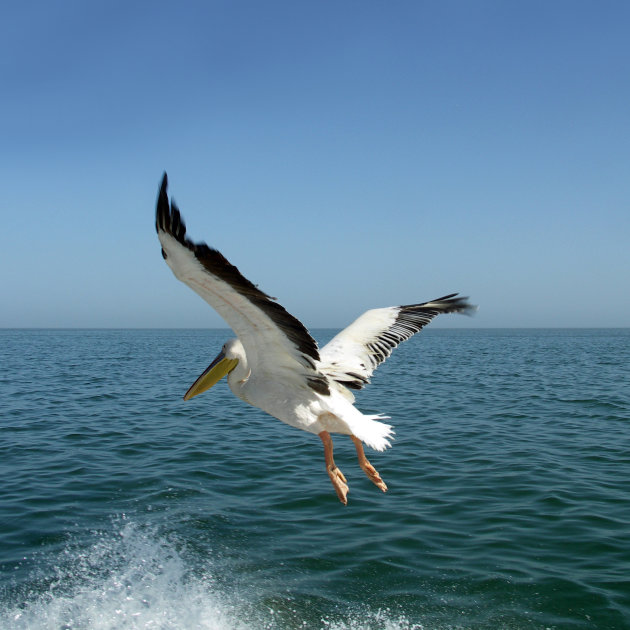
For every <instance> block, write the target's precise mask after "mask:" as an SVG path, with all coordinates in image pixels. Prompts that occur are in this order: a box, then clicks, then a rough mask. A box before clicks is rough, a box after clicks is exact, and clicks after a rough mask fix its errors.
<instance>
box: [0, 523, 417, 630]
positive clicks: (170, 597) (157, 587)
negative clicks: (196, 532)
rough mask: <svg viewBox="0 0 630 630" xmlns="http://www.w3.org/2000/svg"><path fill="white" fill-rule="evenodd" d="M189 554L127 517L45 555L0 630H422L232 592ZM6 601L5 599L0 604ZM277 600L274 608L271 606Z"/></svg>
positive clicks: (3, 615)
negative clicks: (316, 613) (314, 611)
mask: <svg viewBox="0 0 630 630" xmlns="http://www.w3.org/2000/svg"><path fill="white" fill-rule="evenodd" d="M187 555H188V552H187V550H186V548H185V547H182V545H181V544H180V542H179V541H178V540H177V539H175V538H171V537H168V536H164V535H161V534H160V533H159V532H158V530H157V528H156V527H154V526H145V525H141V524H139V523H136V522H134V521H130V520H129V519H127V518H126V517H121V518H119V519H116V522H115V527H114V530H113V531H109V532H103V531H94V532H92V533H91V534H90V542H89V543H88V544H87V545H86V544H85V543H83V544H82V543H81V542H80V541H77V540H69V541H68V542H67V543H66V544H65V546H64V547H63V549H62V550H61V552H57V553H56V554H55V555H54V556H53V555H52V554H42V556H40V557H39V558H38V562H37V565H38V566H37V568H36V569H34V570H33V571H32V574H31V575H30V576H29V578H28V580H27V584H22V585H18V586H16V587H14V588H13V589H11V593H10V595H9V598H8V599H9V601H4V602H0V604H1V605H2V609H3V610H2V611H0V627H2V628H10V629H13V630H44V629H46V630H52V629H55V630H59V629H63V630H79V629H88V628H89V629H90V630H114V629H116V630H131V629H133V630H136V629H138V630H139V629H153V628H155V629H160V630H176V629H185V630H190V629H193V628H198V629H201V630H252V629H257V628H261V629H269V630H276V629H278V630H281V629H284V628H322V629H326V630H367V629H373V628H379V629H382V630H423V629H424V626H422V625H420V624H417V623H413V622H411V621H410V620H408V619H407V618H406V617H405V616H404V615H399V614H395V613H393V612H392V611H389V610H376V611H371V610H361V611H359V610H353V611H350V612H348V611H346V612H341V611H339V612H338V614H331V615H325V616H321V615H320V616H319V617H318V618H312V617H310V616H309V615H308V611H307V610H305V609H301V610H300V609H299V606H296V607H293V608H292V607H291V601H290V599H291V598H288V599H287V598H285V600H284V602H282V603H281V604H280V606H278V607H277V609H274V607H273V606H274V605H277V603H278V602H281V601H282V600H281V598H278V599H275V600H268V599H264V598H263V599H260V598H259V597H258V596H257V594H256V593H252V594H251V597H248V596H247V595H246V594H241V593H238V592H237V590H238V589H237V590H235V591H233V592H230V591H229V590H228V589H226V588H225V586H224V585H223V584H222V580H221V579H217V578H218V574H220V573H221V572H223V571H225V570H228V569H227V567H225V566H222V563H221V561H219V560H217V562H216V566H214V561H213V560H212V559H210V560H208V561H207V562H206V564H205V565H203V566H200V565H199V564H198V562H192V561H191V560H190V559H189V558H188V557H187ZM2 599H5V600H6V598H5V597H3V598H2ZM273 601H275V602H276V604H273Z"/></svg>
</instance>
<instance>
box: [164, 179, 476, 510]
mask: <svg viewBox="0 0 630 630" xmlns="http://www.w3.org/2000/svg"><path fill="white" fill-rule="evenodd" d="M167 185H168V180H167V177H166V173H164V178H163V180H162V186H161V188H160V193H159V196H158V201H157V212H156V229H157V233H158V237H159V239H160V243H161V244H162V255H163V256H164V259H165V260H166V262H167V264H168V266H169V267H170V268H171V269H172V271H173V273H174V274H175V276H176V277H177V278H178V279H179V280H181V281H182V282H184V283H186V284H187V285H188V286H189V287H190V288H191V289H192V290H193V291H195V292H197V293H198V294H199V295H200V296H201V297H202V298H203V299H204V300H206V302H208V304H210V306H212V307H213V308H214V309H215V310H216V311H217V312H218V313H219V315H221V317H223V319H224V320H225V321H226V322H227V324H228V325H229V326H230V328H232V330H233V331H234V332H235V333H236V336H237V338H236V339H232V340H230V341H228V342H226V343H225V344H224V346H223V348H222V349H221V352H220V353H219V354H218V356H217V357H216V358H215V359H214V361H212V363H211V364H210V365H209V366H208V368H207V369H206V370H205V371H204V372H203V374H201V376H200V377H199V378H198V379H197V380H196V381H195V382H194V383H193V385H192V386H191V387H190V389H189V390H188V391H187V392H186V395H185V396H184V400H188V399H189V398H192V397H193V396H197V394H201V393H202V392H204V391H206V390H207V389H209V388H210V387H212V386H213V385H214V384H215V383H217V382H218V381H219V380H220V379H221V378H222V377H223V376H225V375H227V381H228V385H229V386H230V389H231V390H232V392H233V393H234V394H235V395H236V396H238V397H239V398H240V399H241V400H243V401H245V402H246V403H249V404H250V405H253V406H254V407H259V408H260V409H263V410H264V411H266V412H267V413H268V414H270V415H272V416H274V417H276V418H278V419H279V420H282V422H286V423H287V424H289V425H291V426H293V427H297V428H298V429H302V430H303V431H308V432H309V433H314V434H315V435H318V436H319V437H320V439H321V440H322V442H323V444H324V458H325V460H326V470H327V472H328V475H329V477H330V480H331V481H332V484H333V486H334V488H335V491H336V492H337V496H338V497H339V500H340V501H341V502H342V503H343V504H344V505H345V504H347V494H348V484H347V481H346V478H345V477H344V475H343V473H342V472H341V471H340V470H339V468H337V467H336V466H335V461H334V459H333V444H332V439H331V437H330V434H331V433H342V434H344V435H349V436H350V438H351V439H352V441H353V442H354V445H355V447H356V450H357V455H358V458H359V466H360V467H361V468H362V469H363V471H364V472H365V474H366V475H367V476H368V477H369V478H370V479H371V480H372V482H374V484H375V485H376V486H377V487H378V488H380V489H381V490H382V491H383V492H386V491H387V486H386V485H385V482H384V481H383V480H382V479H381V476H380V475H379V474H378V472H377V471H376V469H375V468H374V467H373V466H372V465H371V464H370V462H369V461H368V460H367V458H366V456H365V453H364V451H363V443H365V444H367V445H368V446H370V447H372V448H373V449H375V450H377V451H383V450H385V448H387V447H388V446H390V444H389V440H390V439H392V435H393V431H392V426H391V425H389V424H385V423H384V422H382V420H386V419H388V417H387V416H382V415H366V414H363V413H361V412H360V411H359V410H358V409H357V408H356V407H355V406H354V395H353V394H352V392H351V391H350V389H361V388H362V387H363V386H364V385H366V384H367V383H369V382H370V376H371V375H372V372H374V370H375V369H376V368H377V367H378V366H379V365H380V364H381V363H382V362H383V361H384V360H385V359H386V358H387V357H388V356H389V355H390V354H391V352H392V350H393V349H394V348H395V347H396V346H397V345H398V344H399V343H401V342H402V341H405V340H407V339H409V338H410V337H411V336H412V335H414V334H415V333H417V332H418V331H419V330H421V329H422V328H423V327H424V326H425V325H426V324H428V323H429V322H430V321H431V320H432V319H433V318H434V317H435V316H436V315H439V314H440V313H468V312H471V311H472V310H473V309H474V308H475V307H474V306H472V305H470V304H469V303H468V302H467V301H466V298H461V297H456V295H457V294H455V293H453V294H451V295H447V296H445V297H442V298H439V299H437V300H432V301H431V302H424V303H422V304H410V305H408V306H390V307H388V308H377V309H373V310H369V311H367V312H366V313H364V314H363V315H361V317H359V318H358V319H357V320H356V321H355V322H354V323H352V324H350V326H348V328H346V329H345V330H343V331H341V332H340V333H339V334H338V335H336V336H335V337H334V338H333V339H332V340H331V341H330V342H329V343H328V344H326V345H325V346H324V347H323V348H321V349H319V348H318V347H317V343H316V342H315V340H314V339H313V338H312V337H311V335H310V334H309V332H308V330H306V328H305V327H304V325H303V324H302V323H301V322H300V321H299V320H297V319H296V318H295V317H293V316H292V315H290V314H289V313H288V312H287V311H286V310H285V309H284V308H283V307H282V306H280V304H278V302H276V301H275V299H274V298H271V297H269V296H268V295H266V294H265V293H263V292H262V291H260V290H259V289H258V288H257V287H256V286H255V285H254V284H252V283H251V282H250V281H249V280H247V279H246V278H245V277H243V276H242V275H241V273H240V272H239V270H238V269H237V268H236V267H235V266H234V265H231V264H230V263H229V262H228V261H227V260H226V259H225V258H224V257H223V255H222V254H221V253H220V252H218V251H217V250H216V249H212V248H211V247H208V246H207V245H206V244H205V243H193V242H192V241H191V240H189V239H188V238H187V237H186V226H185V225H184V221H183V220H182V218H181V216H180V213H179V210H178V208H177V206H176V205H175V202H174V201H171V203H170V204H169V200H168V195H167V190H166V189H167Z"/></svg>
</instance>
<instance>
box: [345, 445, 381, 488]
mask: <svg viewBox="0 0 630 630" xmlns="http://www.w3.org/2000/svg"><path fill="white" fill-rule="evenodd" d="M350 437H351V438H352V441H353V442H354V446H355V448H356V449H357V456H358V457H359V466H361V470H363V472H364V473H365V474H366V475H367V476H368V477H369V478H370V479H371V480H372V482H373V483H374V484H375V485H376V486H378V487H379V488H380V489H381V490H382V491H383V492H387V486H386V485H385V482H384V481H383V480H382V479H381V476H380V475H379V474H378V471H377V470H376V468H374V466H372V464H370V462H369V461H368V458H367V457H366V456H365V451H364V450H363V443H362V442H361V440H360V439H359V438H358V437H355V436H354V435H351V436H350Z"/></svg>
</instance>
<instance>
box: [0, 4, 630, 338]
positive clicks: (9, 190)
mask: <svg viewBox="0 0 630 630" xmlns="http://www.w3.org/2000/svg"><path fill="white" fill-rule="evenodd" d="M629 32H630V3H628V2H626V1H625V0H623V1H611V2H592V1H589V2H582V1H579V0H566V1H563V0H559V1H554V2H549V1H548V0H545V1H539V2H504V1H503V0H496V1H483V0H481V1H477V2H469V1H468V0H462V1H448V0H447V1H445V2H437V1H432V2H424V1H422V0H409V1H396V2H385V1H378V2H377V1H365V0H361V1H359V0H356V1H348V2H346V1H343V0H335V1H334V2H333V1H329V0H318V1H317V2H315V1H313V2H306V1H304V2H303V1H296V0H286V1H282V2H274V1H265V2H262V1H258V0H248V1H241V2H239V1H236V0H229V1H228V0H225V1H214V2H213V1H208V2H173V3H165V2H126V1H125V2H82V1H75V2H29V1H25V2H13V3H4V5H3V8H2V10H1V12H0V72H1V77H0V78H1V86H2V88H1V95H2V97H1V99H0V114H1V115H0V184H1V190H2V202H1V206H0V207H1V219H2V229H1V230H0V261H1V268H2V271H1V276H0V290H1V294H2V298H1V306H0V326H1V327H14V326H43V327H48V326H50V327H57V326H61V327H74V326H80V327H127V326H129V327H162V326H165V327H206V326H207V327H215V326H222V325H223V322H222V320H220V319H219V317H218V316H217V315H216V314H215V313H214V311H212V310H211V309H210V307H208V306H207V305H206V304H205V303H204V302H203V301H202V300H201V299H200V298H199V297H197V296H196V295H195V294H194V293H193V292H192V291H190V290H189V289H188V288H187V287H186V286H184V285H182V284H181V283H179V282H178V281H177V280H176V279H175V278H174V276H173V275H172V274H171V272H170V270H169V269H168V267H167V266H166V265H165V264H164V262H163V260H162V258H161V256H160V248H159V245H158V242H157V238H156V235H155V231H154V224H153V221H154V207H155V199H156V195H157V190H158V186H159V182H160V178H161V176H162V172H163V171H164V170H166V171H167V172H168V174H169V179H170V183H171V193H173V194H174V196H175V198H176V200H177V202H178V203H179V205H180V207H181V209H182V213H183V215H184V217H185V219H186V222H187V224H188V232H189V235H190V236H191V237H193V238H194V239H196V240H205V241H206V242H208V243H209V244H210V245H212V246H214V247H216V248H218V249H219V250H221V251H222V252H223V254H224V255H226V256H227V257H228V258H229V259H230V261H231V262H233V263H234V264H236V265H237V266H238V267H239V268H240V270H241V271H242V272H243V273H244V274H245V275H246V276H247V277H249V278H250V279H251V280H252V281H253V282H255V283H256V284H259V286H260V287H261V288H262V289H263V290H264V291H266V292H268V293H270V294H271V295H274V296H276V297H278V298H279V301H280V302H281V303H282V304H283V305H284V306H285V307H286V308H287V309H288V310H289V311H291V312H292V313H293V314H294V315H296V316H297V317H299V318H300V319H302V320H303V321H304V322H305V324H306V325H307V326H310V327H341V326H343V325H345V324H347V323H349V322H350V321H351V320H352V319H354V318H355V317H356V316H358V315H359V314H360V313H361V312H363V311H364V310H366V309H368V308H373V307H378V306H389V305H394V304H405V303H412V302H418V301H424V300H427V299H431V298H435V297H439V296H441V295H443V294H445V293H450V292H455V291H458V292H461V293H463V294H465V295H469V296H471V298H472V301H473V302H475V303H477V304H479V305H480V310H479V312H478V314H477V315H476V316H475V317H474V318H472V319H469V318H464V317H457V316H449V317H443V318H441V319H442V321H439V322H436V324H437V325H442V326H474V327H494V326H560V327H562V326H630V37H629V36H628V33H629Z"/></svg>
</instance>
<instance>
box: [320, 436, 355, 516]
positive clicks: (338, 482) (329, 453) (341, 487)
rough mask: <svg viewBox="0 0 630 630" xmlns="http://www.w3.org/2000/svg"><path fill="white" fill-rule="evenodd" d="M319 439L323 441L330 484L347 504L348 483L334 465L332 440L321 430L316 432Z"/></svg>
mask: <svg viewBox="0 0 630 630" xmlns="http://www.w3.org/2000/svg"><path fill="white" fill-rule="evenodd" d="M318 435H319V437H320V439H321V441H322V442H323V443H324V458H325V459H326V472H327V473H328V476H329V477H330V480H331V481H332V485H333V487H334V488H335V492H336V493H337V496H338V497H339V500H340V501H341V502H342V503H343V504H344V505H347V504H348V499H347V498H346V497H347V495H348V484H347V482H346V478H345V477H344V476H343V473H342V472H341V471H340V470H339V468H337V466H336V465H335V460H334V459H333V442H332V438H331V437H330V433H328V431H322V432H321V433H318Z"/></svg>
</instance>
